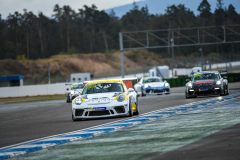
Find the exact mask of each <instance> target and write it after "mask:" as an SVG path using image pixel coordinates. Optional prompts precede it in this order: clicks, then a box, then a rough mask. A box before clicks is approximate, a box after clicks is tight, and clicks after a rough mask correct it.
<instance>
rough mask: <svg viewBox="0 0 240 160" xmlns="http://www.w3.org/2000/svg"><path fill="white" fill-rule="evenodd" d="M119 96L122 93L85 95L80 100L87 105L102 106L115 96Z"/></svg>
mask: <svg viewBox="0 0 240 160" xmlns="http://www.w3.org/2000/svg"><path fill="white" fill-rule="evenodd" d="M120 94H122V93H120V92H111V93H97V94H87V95H83V96H82V98H83V99H84V100H85V101H86V103H87V104H102V103H110V102H111V101H113V99H114V98H115V97H116V96H118V95H120Z"/></svg>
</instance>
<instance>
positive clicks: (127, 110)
mask: <svg viewBox="0 0 240 160" xmlns="http://www.w3.org/2000/svg"><path fill="white" fill-rule="evenodd" d="M133 114H136V115H138V114H139V105H138V97H137V93H136V92H135V91H134V89H133V88H129V89H127V87H126V85H125V84H124V83H123V81H122V80H102V81H92V82H89V83H87V84H86V85H85V87H84V88H83V91H82V93H81V95H80V96H78V97H76V98H75V99H74V100H73V101H72V120H73V121H77V120H82V119H92V118H103V117H114V116H130V117H131V116H133Z"/></svg>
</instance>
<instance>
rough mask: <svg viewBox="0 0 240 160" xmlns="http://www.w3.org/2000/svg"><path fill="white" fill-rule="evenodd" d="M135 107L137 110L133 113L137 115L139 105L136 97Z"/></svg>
mask: <svg viewBox="0 0 240 160" xmlns="http://www.w3.org/2000/svg"><path fill="white" fill-rule="evenodd" d="M136 107H137V110H136V111H135V112H134V115H139V114H140V113H139V105H138V97H136Z"/></svg>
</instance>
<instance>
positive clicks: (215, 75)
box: [192, 73, 220, 81]
mask: <svg viewBox="0 0 240 160" xmlns="http://www.w3.org/2000/svg"><path fill="white" fill-rule="evenodd" d="M209 79H211V80H213V79H214V80H219V79H220V77H219V74H218V73H204V74H196V75H194V77H193V78H192V81H201V80H209Z"/></svg>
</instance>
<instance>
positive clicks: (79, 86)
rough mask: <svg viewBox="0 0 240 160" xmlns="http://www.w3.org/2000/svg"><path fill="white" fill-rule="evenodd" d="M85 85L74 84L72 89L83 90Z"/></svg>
mask: <svg viewBox="0 0 240 160" xmlns="http://www.w3.org/2000/svg"><path fill="white" fill-rule="evenodd" d="M83 87H84V84H74V85H72V87H71V90H75V89H83Z"/></svg>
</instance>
